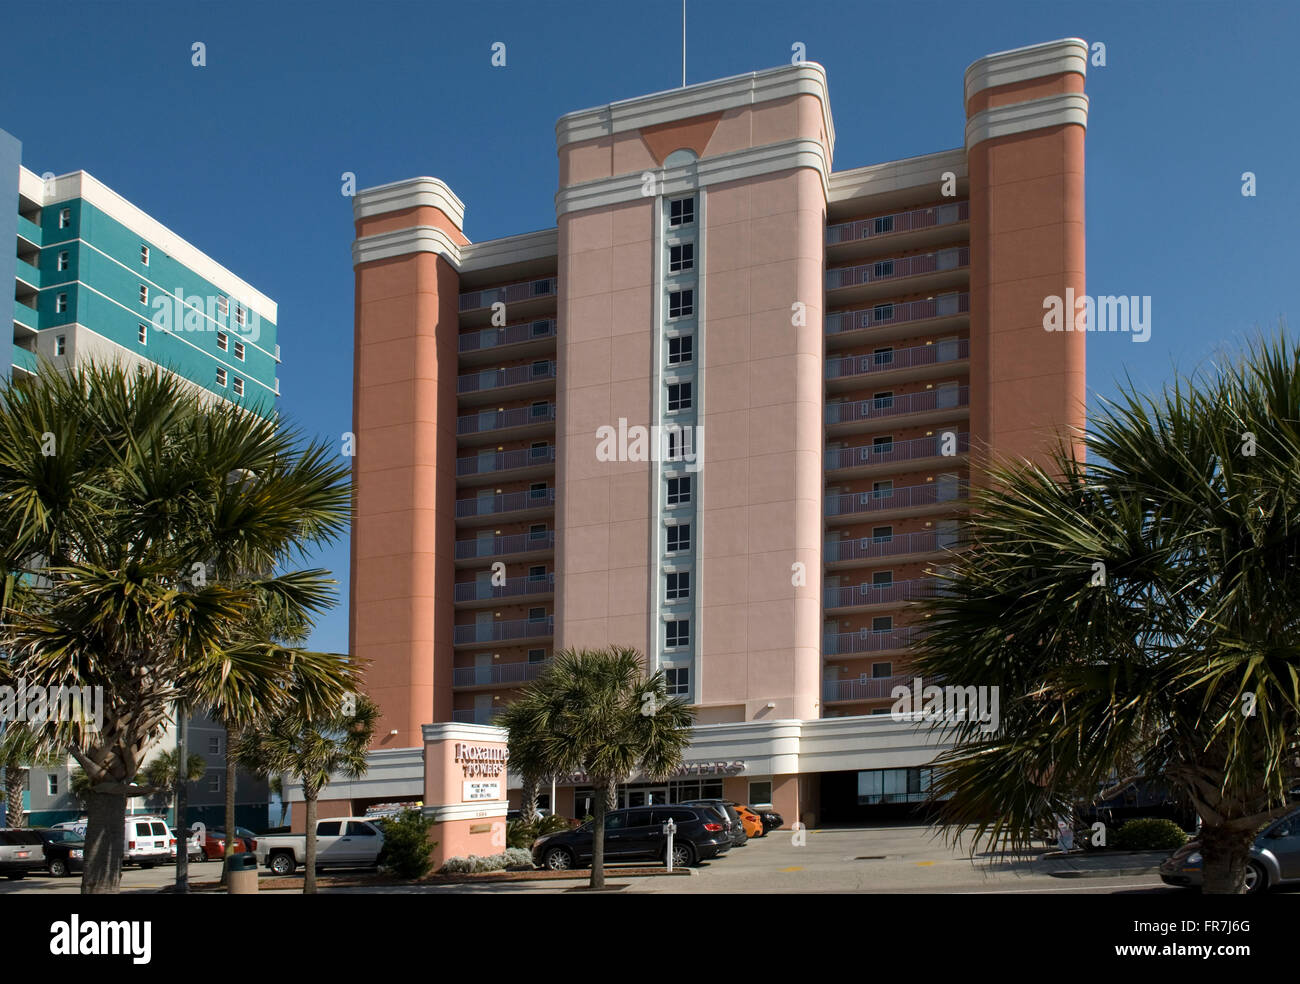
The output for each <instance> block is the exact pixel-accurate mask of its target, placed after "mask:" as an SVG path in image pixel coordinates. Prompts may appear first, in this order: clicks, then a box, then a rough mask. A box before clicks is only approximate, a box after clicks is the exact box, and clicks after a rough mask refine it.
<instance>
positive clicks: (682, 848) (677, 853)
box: [665, 841, 695, 868]
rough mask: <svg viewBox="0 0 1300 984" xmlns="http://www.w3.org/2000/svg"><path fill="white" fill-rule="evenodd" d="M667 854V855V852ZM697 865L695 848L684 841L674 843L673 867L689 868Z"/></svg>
mask: <svg viewBox="0 0 1300 984" xmlns="http://www.w3.org/2000/svg"><path fill="white" fill-rule="evenodd" d="M665 853H667V852H666V851H665ZM694 864H695V848H693V847H691V845H690V844H686V843H684V842H682V841H674V842H673V867H674V868H689V867H691V866H692V865H694Z"/></svg>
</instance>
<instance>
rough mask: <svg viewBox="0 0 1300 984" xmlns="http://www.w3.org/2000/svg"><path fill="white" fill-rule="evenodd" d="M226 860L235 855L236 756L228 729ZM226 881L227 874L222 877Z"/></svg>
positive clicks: (226, 747)
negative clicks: (231, 747) (233, 752)
mask: <svg viewBox="0 0 1300 984" xmlns="http://www.w3.org/2000/svg"><path fill="white" fill-rule="evenodd" d="M225 749H226V859H227V866H228V865H229V859H230V858H231V857H233V856H234V855H235V853H236V852H235V843H236V841H235V837H236V834H235V783H236V773H235V756H233V755H231V754H230V729H229V728H227V729H226V745H225ZM221 877H222V879H223V880H224V879H225V877H226V876H225V873H224V872H223V873H222V875H221Z"/></svg>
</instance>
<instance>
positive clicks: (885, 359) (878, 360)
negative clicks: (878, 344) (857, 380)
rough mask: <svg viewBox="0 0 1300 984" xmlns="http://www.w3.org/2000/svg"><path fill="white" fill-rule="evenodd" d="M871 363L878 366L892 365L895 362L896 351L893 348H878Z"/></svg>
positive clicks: (873, 353) (872, 355)
mask: <svg viewBox="0 0 1300 984" xmlns="http://www.w3.org/2000/svg"><path fill="white" fill-rule="evenodd" d="M871 361H872V362H873V363H874V364H875V365H878V366H888V365H892V364H893V362H894V350H893V349H892V348H878V349H876V350H875V351H874V352H872V353H871Z"/></svg>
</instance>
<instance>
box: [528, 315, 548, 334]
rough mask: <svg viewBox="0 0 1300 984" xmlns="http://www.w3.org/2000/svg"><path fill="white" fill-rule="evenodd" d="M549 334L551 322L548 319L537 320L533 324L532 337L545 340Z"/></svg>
mask: <svg viewBox="0 0 1300 984" xmlns="http://www.w3.org/2000/svg"><path fill="white" fill-rule="evenodd" d="M550 333H551V322H550V319H549V318H539V319H538V320H536V321H534V322H533V327H532V336H533V337H534V338H545V337H546V336H547V335H549V334H550Z"/></svg>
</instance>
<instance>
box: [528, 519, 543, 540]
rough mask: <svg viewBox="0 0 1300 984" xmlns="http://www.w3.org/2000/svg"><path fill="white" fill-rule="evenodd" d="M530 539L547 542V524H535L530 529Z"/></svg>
mask: <svg viewBox="0 0 1300 984" xmlns="http://www.w3.org/2000/svg"><path fill="white" fill-rule="evenodd" d="M528 539H530V540H545V539H546V524H545V523H534V524H533V525H532V526H530V527H528Z"/></svg>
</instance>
